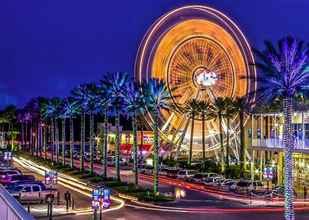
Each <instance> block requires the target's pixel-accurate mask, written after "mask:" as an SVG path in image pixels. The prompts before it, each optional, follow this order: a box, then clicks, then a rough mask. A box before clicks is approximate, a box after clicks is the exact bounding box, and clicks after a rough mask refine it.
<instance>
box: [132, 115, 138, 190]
mask: <svg viewBox="0 0 309 220" xmlns="http://www.w3.org/2000/svg"><path fill="white" fill-rule="evenodd" d="M136 121H137V118H136V112H134V115H133V119H132V130H133V161H134V165H133V167H134V168H133V169H134V174H135V178H134V184H135V186H138V169H137V163H138V161H137V151H138V149H137V128H136Z"/></svg>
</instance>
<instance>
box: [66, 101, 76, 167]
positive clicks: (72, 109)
mask: <svg viewBox="0 0 309 220" xmlns="http://www.w3.org/2000/svg"><path fill="white" fill-rule="evenodd" d="M63 109H64V114H66V115H68V117H69V120H70V167H71V168H73V167H74V158H73V150H74V117H75V116H76V114H77V113H78V112H79V105H78V102H77V101H76V100H74V99H73V98H72V97H69V98H67V99H66V100H65V101H64V104H63Z"/></svg>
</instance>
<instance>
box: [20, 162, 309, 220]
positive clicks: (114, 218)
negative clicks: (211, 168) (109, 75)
mask: <svg viewBox="0 0 309 220" xmlns="http://www.w3.org/2000/svg"><path fill="white" fill-rule="evenodd" d="M19 168H20V169H22V168H21V167H19ZM112 170H113V169H111V170H110V171H111V174H113V171H112ZM24 171H26V170H24ZM129 176H130V175H129ZM37 177H38V178H41V179H42V177H40V176H37ZM128 178H129V177H128ZM145 182H146V183H147V184H151V183H149V182H148V181H145ZM163 187H171V186H168V185H166V186H163ZM59 190H60V191H61V192H65V191H66V190H67V189H66V188H65V187H62V186H59ZM70 191H71V190H70ZM71 192H72V194H73V197H74V196H76V200H77V201H78V202H79V203H80V204H81V206H83V204H85V205H86V204H87V205H88V204H90V198H89V197H86V196H84V195H82V194H79V193H76V192H73V191H71ZM192 193H197V194H196V195H193V194H192V195H191V196H192V197H193V198H195V201H201V202H202V203H203V204H205V203H208V204H209V205H208V207H216V208H218V207H225V208H226V207H231V206H234V205H233V204H232V203H230V202H227V201H223V203H222V201H218V200H216V199H213V198H211V197H207V194H202V193H200V192H194V191H192ZM204 195H205V197H207V198H205V197H204ZM197 198H198V199H197ZM184 201H187V203H188V204H192V202H193V203H194V201H191V200H190V199H189V198H186V200H184ZM228 203H230V205H228ZM40 219H42V218H40ZM54 219H57V220H71V219H74V220H75V219H76V220H90V219H93V216H92V215H90V214H87V215H67V216H62V217H55V218H54ZM140 219H141V220H160V219H166V220H176V219H177V220H182V219H183V220H200V219H203V220H205V219H210V220H249V219H250V220H261V219H263V220H277V219H278V220H279V219H283V211H282V212H267V213H261V212H257V213H254V212H252V211H251V212H246V213H243V212H240V213H224V212H222V211H217V212H215V213H213V212H212V213H182V212H168V211H158V210H145V209H137V208H132V207H124V208H122V209H120V210H117V211H112V212H108V213H105V214H103V220H140ZM296 219H297V220H305V219H309V212H301V213H297V215H296Z"/></svg>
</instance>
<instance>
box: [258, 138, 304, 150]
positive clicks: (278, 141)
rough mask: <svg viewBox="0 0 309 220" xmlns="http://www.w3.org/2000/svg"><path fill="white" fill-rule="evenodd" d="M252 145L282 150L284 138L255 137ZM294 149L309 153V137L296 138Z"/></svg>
mask: <svg viewBox="0 0 309 220" xmlns="http://www.w3.org/2000/svg"><path fill="white" fill-rule="evenodd" d="M252 147H253V148H259V149H263V150H270V151H282V150H283V149H284V147H283V139H282V138H268V139H253V140H252ZM294 151H295V152H300V153H309V139H305V140H304V141H302V140H299V139H297V140H295V142H294Z"/></svg>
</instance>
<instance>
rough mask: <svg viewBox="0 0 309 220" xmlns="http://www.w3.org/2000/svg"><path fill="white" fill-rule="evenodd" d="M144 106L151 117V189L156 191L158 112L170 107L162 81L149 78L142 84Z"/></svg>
mask: <svg viewBox="0 0 309 220" xmlns="http://www.w3.org/2000/svg"><path fill="white" fill-rule="evenodd" d="M143 92H144V97H145V103H146V108H147V110H148V111H149V112H150V114H151V117H152V129H153V163H154V164H153V165H154V170H153V191H154V193H157V192H158V165H159V148H160V146H159V114H160V110H161V109H166V110H168V109H170V107H171V105H170V101H171V96H170V93H169V91H168V88H167V86H166V84H165V83H164V81H162V80H158V79H150V80H148V82H147V83H146V84H144V85H143Z"/></svg>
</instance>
